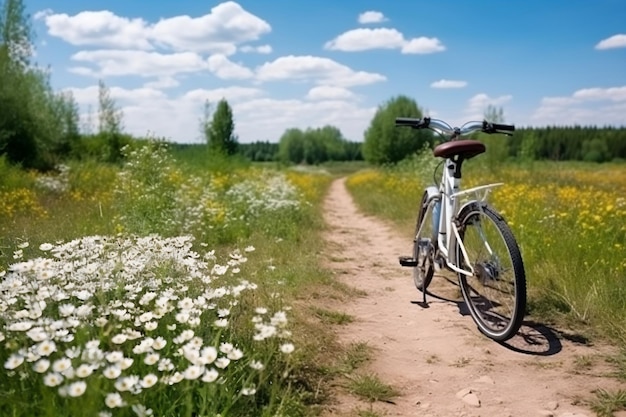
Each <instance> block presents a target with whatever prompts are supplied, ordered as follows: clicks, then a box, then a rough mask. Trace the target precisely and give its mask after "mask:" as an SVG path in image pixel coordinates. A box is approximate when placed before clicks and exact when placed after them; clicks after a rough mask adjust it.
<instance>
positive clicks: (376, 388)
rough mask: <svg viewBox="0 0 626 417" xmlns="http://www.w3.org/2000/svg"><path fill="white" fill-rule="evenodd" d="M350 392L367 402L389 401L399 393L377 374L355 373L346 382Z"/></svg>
mask: <svg viewBox="0 0 626 417" xmlns="http://www.w3.org/2000/svg"><path fill="white" fill-rule="evenodd" d="M348 389H349V390H350V392H351V393H352V394H354V395H356V396H358V397H360V398H362V399H363V400H366V401H369V402H372V403H373V402H376V401H385V402H391V400H392V399H393V398H394V397H397V396H398V395H399V393H398V391H397V390H396V389H395V388H393V387H392V386H391V385H388V384H385V383H384V382H382V381H381V380H380V378H379V377H378V376H377V375H374V374H367V375H357V376H355V377H354V378H353V379H352V380H351V381H350V383H349V384H348Z"/></svg>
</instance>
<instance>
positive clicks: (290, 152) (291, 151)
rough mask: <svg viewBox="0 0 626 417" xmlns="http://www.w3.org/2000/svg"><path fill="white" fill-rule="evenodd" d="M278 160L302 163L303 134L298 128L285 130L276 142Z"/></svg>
mask: <svg viewBox="0 0 626 417" xmlns="http://www.w3.org/2000/svg"><path fill="white" fill-rule="evenodd" d="M278 159H279V160H280V161H282V162H285V163H287V162H293V163H296V164H299V163H301V162H304V132H303V131H302V130H300V129H298V128H291V129H287V130H286V131H285V133H283V134H282V136H281V137H280V141H279V142H278Z"/></svg>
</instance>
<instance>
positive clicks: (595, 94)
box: [572, 86, 626, 101]
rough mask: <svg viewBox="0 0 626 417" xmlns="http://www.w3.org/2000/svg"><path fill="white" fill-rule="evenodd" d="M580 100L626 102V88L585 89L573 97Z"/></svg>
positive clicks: (576, 92) (575, 93)
mask: <svg viewBox="0 0 626 417" xmlns="http://www.w3.org/2000/svg"><path fill="white" fill-rule="evenodd" d="M572 97H573V98H575V99H580V100H610V101H626V86H623V87H609V88H583V89H582V90H578V91H575V92H574V94H573V95H572Z"/></svg>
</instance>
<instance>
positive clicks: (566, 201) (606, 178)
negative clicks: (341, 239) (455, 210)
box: [347, 153, 626, 346]
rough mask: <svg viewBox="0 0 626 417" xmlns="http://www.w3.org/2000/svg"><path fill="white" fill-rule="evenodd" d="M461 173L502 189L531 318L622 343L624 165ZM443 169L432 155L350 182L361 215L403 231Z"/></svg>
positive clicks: (625, 304)
mask: <svg viewBox="0 0 626 417" xmlns="http://www.w3.org/2000/svg"><path fill="white" fill-rule="evenodd" d="M480 158H481V157H477V158H476V159H472V160H470V161H468V162H466V164H465V165H464V178H463V187H464V188H468V187H471V186H477V185H481V184H488V183H494V182H504V183H505V185H503V186H500V187H497V188H495V189H493V192H492V193H491V194H490V195H489V201H490V202H491V203H492V204H493V205H494V206H495V207H496V208H497V209H498V210H499V211H500V212H501V214H503V215H504V217H505V218H506V220H507V221H508V223H509V225H510V226H511V228H512V229H513V232H514V234H515V236H516V238H517V240H518V243H519V245H520V248H521V250H522V256H523V259H524V263H525V267H526V274H527V281H528V295H529V319H530V320H535V321H537V322H540V323H542V324H550V323H555V322H558V323H559V324H560V325H565V326H572V328H573V329H576V331H577V332H582V334H585V335H588V336H590V337H603V338H604V337H606V338H608V340H610V341H611V342H612V343H614V344H615V345H617V346H624V344H625V343H626V256H625V255H626V165H624V164H623V163H621V164H617V163H616V164H602V165H600V164H583V163H556V162H552V163H549V162H542V163H540V162H534V163H530V164H528V163H526V164H514V163H509V164H501V165H498V166H497V167H493V166H491V167H488V166H485V164H484V163H481V159H480ZM437 163H438V161H437V160H436V159H435V158H433V157H432V156H431V154H430V153H427V154H424V155H420V156H417V157H415V158H414V159H412V160H408V161H405V162H403V163H401V164H399V165H397V166H395V167H391V168H384V169H375V170H364V171H361V172H358V173H356V174H353V175H351V176H350V177H349V179H348V182H347V184H348V187H349V189H350V190H351V192H352V193H353V195H354V196H355V198H356V200H357V202H358V204H359V205H360V206H361V208H362V209H363V210H365V211H367V212H369V213H372V214H376V215H379V216H383V217H386V218H387V219H389V220H391V221H392V222H393V223H395V224H396V225H397V226H398V228H399V229H401V230H402V231H403V233H404V232H406V236H407V245H409V244H410V239H411V233H412V232H413V230H414V227H415V216H416V214H417V205H418V204H419V202H420V199H421V196H422V192H423V189H424V187H425V186H426V185H431V184H435V183H438V180H439V178H440V175H441V168H439V169H438V170H437V172H438V174H437V176H434V175H433V172H434V170H435V168H436V167H437Z"/></svg>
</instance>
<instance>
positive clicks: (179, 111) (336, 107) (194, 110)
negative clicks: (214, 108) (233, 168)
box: [68, 85, 376, 143]
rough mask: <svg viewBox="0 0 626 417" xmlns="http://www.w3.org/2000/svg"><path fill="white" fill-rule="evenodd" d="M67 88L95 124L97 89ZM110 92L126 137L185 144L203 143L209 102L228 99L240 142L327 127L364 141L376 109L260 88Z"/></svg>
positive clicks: (337, 100)
mask: <svg viewBox="0 0 626 417" xmlns="http://www.w3.org/2000/svg"><path fill="white" fill-rule="evenodd" d="M68 90H70V91H72V93H73V95H74V98H75V99H76V101H77V103H78V104H79V105H80V106H81V108H82V109H83V120H87V119H88V118H87V116H86V112H87V108H90V109H91V116H90V117H89V119H91V121H92V123H94V122H95V121H96V120H97V100H98V86H95V85H94V86H91V87H86V88H71V89H68ZM318 91H320V90H318ZM328 91H330V90H328ZM336 91H339V90H336ZM110 93H111V97H112V98H113V99H114V100H116V102H117V104H118V106H119V107H120V109H121V110H122V111H123V114H124V120H123V122H124V127H125V130H126V131H127V132H128V133H131V134H133V135H146V134H148V133H149V132H153V133H154V134H155V135H157V136H159V137H165V138H167V139H168V140H171V141H176V142H186V143H189V142H197V141H200V139H199V129H198V126H199V120H200V118H201V116H202V112H203V105H204V103H205V100H209V102H210V103H213V104H215V103H216V102H217V101H219V100H221V99H222V98H224V99H226V100H228V103H229V104H230V105H231V107H232V108H233V113H234V119H235V132H236V134H237V135H238V136H239V138H240V139H239V140H240V141H241V142H242V143H247V142H254V141H257V140H271V141H277V140H278V139H279V138H280V136H281V135H282V134H283V133H284V131H285V130H287V129H289V128H292V127H298V128H301V129H306V128H308V127H321V126H324V125H327V124H328V125H333V126H336V127H338V128H339V129H340V130H341V131H342V133H343V135H344V136H345V137H346V138H348V139H350V140H355V141H360V140H362V139H363V132H364V131H365V129H366V128H367V126H368V125H369V123H370V121H371V119H372V117H373V115H374V113H375V111H376V109H375V108H373V107H361V106H359V105H358V103H357V102H355V101H353V100H352V101H351V100H343V99H341V98H340V97H334V98H333V99H330V97H329V99H323V98H322V97H319V98H320V99H319V100H311V101H309V100H300V99H286V100H279V99H273V98H269V97H265V94H266V93H265V92H264V91H263V90H261V89H258V88H250V87H238V86H233V87H227V88H218V89H213V90H207V89H196V90H191V91H188V92H186V93H184V94H182V95H179V96H168V95H167V94H165V93H164V92H162V91H159V90H156V89H151V88H137V89H124V88H119V87H110ZM92 129H95V126H92Z"/></svg>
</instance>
